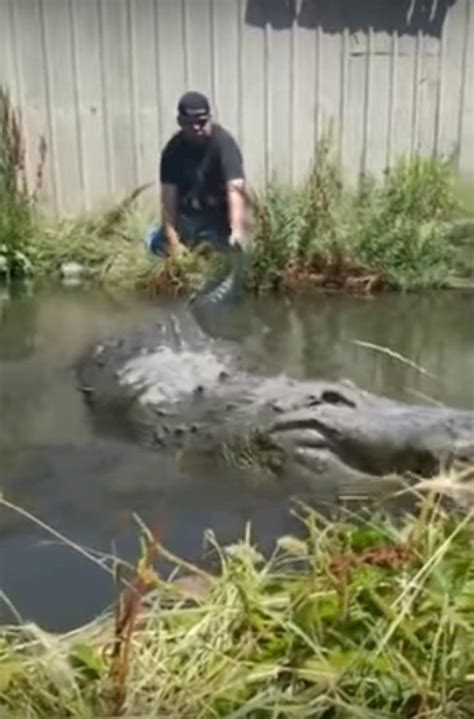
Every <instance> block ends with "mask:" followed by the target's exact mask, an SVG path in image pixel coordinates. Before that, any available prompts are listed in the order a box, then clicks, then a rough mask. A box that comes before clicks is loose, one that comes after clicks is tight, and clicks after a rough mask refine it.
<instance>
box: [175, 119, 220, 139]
mask: <svg viewBox="0 0 474 719" xmlns="http://www.w3.org/2000/svg"><path fill="white" fill-rule="evenodd" d="M178 124H179V126H180V127H181V129H182V131H183V133H184V135H185V136H186V137H187V138H188V139H190V140H193V141H195V142H203V141H204V140H206V139H207V138H208V137H209V136H210V134H211V129H212V123H211V119H210V118H209V117H198V118H189V117H178Z"/></svg>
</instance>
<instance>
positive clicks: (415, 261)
mask: <svg viewBox="0 0 474 719" xmlns="http://www.w3.org/2000/svg"><path fill="white" fill-rule="evenodd" d="M45 156H46V149H45V144H44V142H42V143H41V146H40V163H39V166H38V169H37V173H36V186H35V188H34V190H33V191H31V192H30V191H29V189H28V187H27V181H26V172H25V152H24V147H23V142H22V137H21V122H20V118H19V116H18V115H17V114H15V113H14V112H13V110H12V109H11V106H10V103H9V99H8V95H7V94H6V93H5V92H3V91H2V92H0V274H3V275H5V276H6V277H7V280H10V279H13V278H17V277H24V276H25V275H32V276H34V277H36V278H37V279H38V280H42V279H43V278H45V279H47V280H50V279H51V277H54V276H58V275H59V274H60V271H61V267H62V266H63V265H64V264H67V263H71V262H76V263H79V264H80V265H82V266H83V268H84V270H85V273H86V275H87V276H88V277H89V279H90V280H91V281H95V282H99V283H101V284H112V285H119V286H124V287H128V288H132V289H143V288H148V289H152V290H153V291H155V292H161V293H163V292H184V293H186V292H189V291H191V290H194V289H196V287H197V286H199V285H201V284H202V281H204V280H205V279H206V278H207V277H209V275H211V274H212V273H213V272H214V271H215V265H216V261H215V260H212V259H211V260H210V259H209V256H206V254H205V253H202V252H198V253H195V252H193V253H191V252H186V253H184V255H183V256H182V257H180V258H179V259H172V260H167V261H163V260H152V259H151V258H150V257H149V256H148V255H147V253H146V252H145V247H144V243H143V237H144V235H145V232H146V229H147V227H148V226H149V225H150V224H151V222H152V221H154V220H156V216H152V214H151V213H148V214H146V213H145V212H144V211H143V210H142V211H140V210H138V209H137V204H136V202H135V201H136V200H137V198H138V197H139V195H140V194H141V192H142V190H143V189H144V187H139V188H137V189H136V190H134V191H133V192H132V193H131V194H130V195H129V196H128V197H126V198H125V199H124V200H123V201H122V202H120V203H119V204H118V205H117V206H114V207H111V208H110V209H108V210H107V211H104V212H100V213H99V212H98V213H95V214H93V215H89V216H85V217H77V218H74V219H68V220H60V221H58V222H56V223H51V222H47V221H46V219H45V218H44V217H43V216H42V215H41V213H40V212H39V209H38V191H39V189H40V187H41V182H42V175H43V166H44V162H45ZM470 190H472V188H466V187H465V186H461V185H460V183H459V182H457V181H456V178H455V175H454V173H453V171H452V169H451V167H450V165H449V163H448V162H445V161H442V160H434V159H426V158H419V157H416V158H413V159H410V160H407V159H403V158H402V159H401V160H400V161H399V162H398V164H397V165H396V166H395V167H394V168H393V169H392V170H391V171H390V172H389V173H388V174H387V175H386V177H385V178H384V181H383V182H379V183H377V182H375V181H374V180H370V179H369V178H365V179H364V181H363V182H361V183H360V185H359V187H358V188H357V190H350V189H348V188H347V187H345V185H344V182H343V179H342V173H341V171H340V169H339V168H338V165H337V163H336V161H335V160H334V158H333V156H332V153H331V145H330V142H329V141H328V140H327V139H323V140H321V142H320V143H319V146H318V147H317V150H316V153H315V158H314V163H313V167H312V170H311V172H310V173H309V176H308V177H307V179H306V181H305V182H303V183H302V184H301V185H300V186H299V187H297V188H288V187H285V186H284V185H281V184H275V183H274V184H271V185H270V186H268V187H266V188H265V189H264V190H262V191H261V192H255V193H252V194H251V196H250V200H251V205H252V209H253V223H252V224H253V227H252V233H251V234H252V237H251V245H250V246H251V253H250V263H249V271H248V286H249V289H251V290H253V291H256V292H265V291H268V290H273V289H278V288H285V289H299V288H306V287H315V286H322V287H336V288H340V289H344V290H359V291H360V290H363V291H370V290H374V289H381V288H394V289H402V290H413V289H423V288H427V287H440V286H446V285H450V284H453V283H455V281H456V280H457V281H459V280H460V279H461V280H462V281H466V280H467V281H468V282H469V281H472V280H473V279H474V264H473V261H472V259H473V251H472V242H473V235H474V231H473V221H472V198H471V193H470ZM217 264H219V263H217Z"/></svg>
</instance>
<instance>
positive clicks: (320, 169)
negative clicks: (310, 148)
mask: <svg viewBox="0 0 474 719" xmlns="http://www.w3.org/2000/svg"><path fill="white" fill-rule="evenodd" d="M254 208H255V210H254V227H255V229H254V238H253V239H254V241H253V273H252V283H253V285H254V287H256V288H260V287H261V286H264V287H266V286H270V287H274V286H277V285H282V284H285V283H288V282H289V281H290V282H291V281H293V280H294V278H295V277H296V283H297V282H298V280H300V279H301V278H304V277H305V276H306V277H308V276H309V277H310V279H312V280H313V281H314V282H320V283H322V284H325V283H326V284H327V283H334V282H336V284H339V285H341V286H344V285H346V284H347V281H349V282H350V281H352V280H353V279H354V278H362V279H364V278H366V279H367V280H368V281H370V284H371V286H373V284H374V281H376V282H377V283H378V284H379V285H380V286H386V287H393V288H398V289H404V290H411V289H419V288H424V287H436V286H441V285H442V284H443V283H444V282H445V281H446V278H447V276H448V275H449V273H451V272H453V270H454V269H455V267H456V254H455V248H454V243H453V241H452V235H453V221H454V218H455V215H456V212H457V211H458V208H459V205H458V203H457V201H456V199H455V187H454V174H453V172H452V170H451V168H450V166H449V164H448V163H447V162H444V161H441V160H433V159H431V158H420V157H415V158H413V159H410V160H407V159H404V158H402V159H400V161H399V162H398V164H397V165H396V166H395V167H394V168H393V170H392V171H391V172H389V173H387V176H386V177H385V179H384V181H383V182H381V183H376V182H375V181H374V180H372V181H371V180H370V178H369V179H366V180H365V181H364V182H363V183H361V185H360V186H359V187H358V188H357V190H354V191H349V190H348V189H347V188H345V187H344V185H343V181H342V174H341V172H340V170H339V168H338V165H337V162H336V161H335V159H334V157H333V155H332V152H331V147H330V143H329V141H328V140H327V139H323V140H322V141H321V142H320V143H319V146H318V148H317V151H316V155H315V161H314V164H313V167H312V169H311V172H310V174H309V176H308V177H307V179H306V180H305V182H303V183H302V185H301V186H300V187H298V188H296V189H295V190H288V189H287V188H285V187H282V186H275V185H273V186H272V187H270V189H269V191H268V192H266V193H263V194H261V195H260V196H257V197H256V198H255V200H254Z"/></svg>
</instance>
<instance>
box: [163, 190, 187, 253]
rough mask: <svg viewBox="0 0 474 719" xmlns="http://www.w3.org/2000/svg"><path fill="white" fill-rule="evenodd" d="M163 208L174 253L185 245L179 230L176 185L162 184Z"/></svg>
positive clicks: (171, 248) (166, 229)
mask: <svg viewBox="0 0 474 719" xmlns="http://www.w3.org/2000/svg"><path fill="white" fill-rule="evenodd" d="M161 210H162V216H163V228H164V231H165V235H166V239H167V241H168V247H169V249H170V251H171V252H172V253H173V252H177V251H180V250H182V248H183V245H182V243H181V241H180V238H179V234H178V230H177V218H178V193H177V189H176V185H169V184H162V185H161Z"/></svg>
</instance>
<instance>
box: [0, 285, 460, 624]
mask: <svg viewBox="0 0 474 719" xmlns="http://www.w3.org/2000/svg"><path fill="white" fill-rule="evenodd" d="M473 308H474V298H473V296H472V295H469V294H463V293H436V294H432V295H431V294H429V295H423V296H417V295H409V296H399V295H395V294H394V295H386V296H383V297H377V298H371V299H369V298H355V297H340V296H320V297H316V298H314V297H313V298H311V299H308V298H304V299H303V298H302V299H298V300H295V301H293V302H287V301H285V300H276V299H274V298H272V299H266V300H262V301H249V302H246V303H245V305H244V306H242V308H241V311H239V313H238V314H237V315H236V316H234V318H233V324H232V325H229V324H228V325H227V326H226V327H225V332H224V333H225V334H226V335H227V336H229V337H233V338H234V339H235V340H236V341H238V342H239V344H240V346H241V351H242V352H244V353H245V354H247V355H248V356H250V357H253V358H255V360H256V361H257V362H258V363H259V365H264V366H265V367H266V370H267V371H268V373H277V372H287V373H288V374H291V375H293V376H295V377H299V378H309V377H311V378H321V377H325V378H333V379H338V378H341V377H347V378H350V379H351V380H353V381H354V382H356V383H357V384H359V385H361V386H363V387H365V388H367V389H369V390H373V391H375V392H379V393H383V394H387V395H390V396H393V397H398V398H401V399H404V400H406V401H414V402H416V401H419V402H421V401H428V400H427V398H428V397H429V398H431V399H430V401H438V402H443V403H446V404H450V405H453V406H458V407H465V408H474V382H473V379H474V332H473V322H472V318H473ZM173 309H174V306H173V305H172V304H169V303H168V304H165V303H158V302H157V301H148V300H146V299H138V298H134V299H130V298H123V297H117V296H111V295H106V294H104V293H101V292H88V293H86V292H83V291H81V290H79V289H59V290H55V291H48V292H45V293H43V294H41V295H39V296H38V295H37V296H34V297H29V296H27V295H26V296H25V295H21V296H18V297H16V298H13V300H11V301H9V302H1V301H0V489H1V490H2V491H3V492H4V493H5V495H6V496H7V497H8V498H10V499H12V500H13V501H14V502H16V503H19V504H20V505H21V506H23V507H26V508H27V509H28V510H29V511H32V512H33V513H34V514H35V515H36V516H38V517H40V518H41V520H43V521H45V522H48V523H50V524H52V525H53V526H54V527H55V528H56V529H58V530H59V531H62V532H64V533H66V534H67V536H68V537H70V538H71V539H73V540H74V541H76V542H80V543H81V544H84V545H87V546H90V547H94V548H96V549H99V550H101V551H106V552H116V553H117V554H119V555H120V556H124V557H133V556H135V552H136V550H137V544H136V537H137V532H136V531H135V527H134V525H133V519H132V516H131V514H132V512H137V513H138V514H139V515H140V516H141V517H142V518H143V519H144V520H145V521H146V522H147V523H148V524H149V525H150V526H151V527H152V528H153V529H154V530H156V531H158V532H159V534H160V537H161V539H162V541H164V543H165V544H166V545H167V546H168V547H169V548H170V549H172V550H173V551H175V552H178V553H180V554H182V555H184V556H186V557H188V558H190V559H192V560H195V561H203V560H204V559H205V556H206V551H207V549H206V548H205V547H204V546H203V533H204V531H205V530H206V529H208V528H212V529H214V531H215V533H216V535H217V537H218V539H219V540H220V541H222V542H230V541H232V540H234V539H235V538H237V537H239V536H241V535H242V533H243V531H244V527H245V523H246V522H247V521H251V522H252V526H253V528H254V537H255V539H256V540H257V541H258V542H259V543H260V544H261V546H262V547H263V548H264V549H265V550H269V549H270V548H271V547H272V542H273V540H274V538H275V537H276V536H278V535H279V534H281V533H282V532H288V531H292V530H293V529H294V524H293V519H292V518H291V516H290V514H289V511H288V495H285V494H283V493H282V491H281V490H279V489H278V488H267V489H265V490H263V489H262V490H260V491H259V492H255V491H251V490H250V489H245V488H242V487H239V488H238V491H237V488H236V487H235V486H233V485H232V482H230V481H227V480H225V481H224V478H223V477H219V476H215V477H206V478H203V477H199V478H193V477H189V476H184V475H182V474H180V473H179V472H178V470H177V469H176V467H175V466H174V463H173V462H172V461H171V460H164V459H163V457H162V456H159V455H157V454H154V453H149V452H147V451H145V450H144V449H142V448H140V447H137V446H135V445H132V444H128V443H126V442H125V441H122V440H120V439H119V438H118V437H117V438H104V437H101V436H98V435H97V433H96V430H95V429H94V427H93V425H92V423H91V417H90V415H89V414H88V412H87V411H86V408H85V407H84V404H83V401H82V397H81V394H80V393H79V392H78V391H77V389H76V386H75V375H74V363H75V361H76V359H77V357H78V356H79V354H80V353H81V352H82V351H83V350H84V348H86V347H88V346H89V345H90V344H91V343H93V342H95V341H99V340H100V339H101V338H103V337H104V336H110V335H113V334H115V333H122V332H124V331H126V330H127V328H133V327H134V326H136V324H137V323H139V324H140V325H142V324H143V323H144V321H146V320H147V319H148V318H149V319H150V321H154V320H157V319H160V318H161V319H164V318H166V317H167V316H168V315H169V313H170V312H172V311H173ZM357 341H361V342H366V343H375V344H377V345H381V346H385V347H388V348H390V350H392V351H393V352H397V353H400V354H402V355H403V356H405V357H406V358H408V359H409V360H410V361H412V362H414V363H416V364H417V365H419V366H421V367H423V368H424V370H425V371H426V372H427V373H428V374H423V373H421V372H420V371H417V370H415V369H414V368H413V367H410V366H408V365H407V364H404V363H403V362H401V361H400V360H397V359H396V358H394V357H391V356H389V355H387V354H385V353H381V352H380V351H377V350H375V349H372V348H368V347H362V346H360V345H358V344H356V342H357ZM0 590H1V591H3V592H5V593H6V594H7V595H8V597H9V598H10V600H11V601H12V602H13V603H14V604H15V606H16V607H17V609H18V611H19V612H20V613H21V614H22V616H23V617H24V618H25V619H34V620H36V621H39V622H41V623H42V624H44V625H45V626H47V627H52V628H55V629H61V628H64V627H70V626H71V625H73V624H76V623H78V622H83V621H87V620H88V619H89V618H91V617H92V616H93V615H94V614H95V613H96V612H98V611H101V610H102V609H103V607H104V606H105V604H106V603H107V602H108V601H110V600H111V599H112V597H113V587H112V584H111V582H110V579H109V578H108V577H107V575H106V574H104V573H103V572H102V571H101V570H100V569H99V568H97V567H95V566H94V565H92V564H91V563H90V562H89V561H87V560H86V559H84V558H83V557H81V556H80V555H78V554H77V553H75V552H74V551H73V550H71V549H69V548H66V547H64V546H61V545H60V544H59V543H56V542H55V541H54V540H53V538H52V537H51V536H49V535H48V534H47V533H46V532H44V531H43V530H41V529H39V528H37V527H35V526H34V525H33V524H31V522H29V521H27V520H26V519H22V518H21V517H19V516H17V515H15V514H14V513H13V512H12V511H10V510H7V509H5V508H0ZM6 619H11V614H10V613H9V611H8V609H7V607H6V604H5V603H2V602H1V601H0V621H2V620H6Z"/></svg>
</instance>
